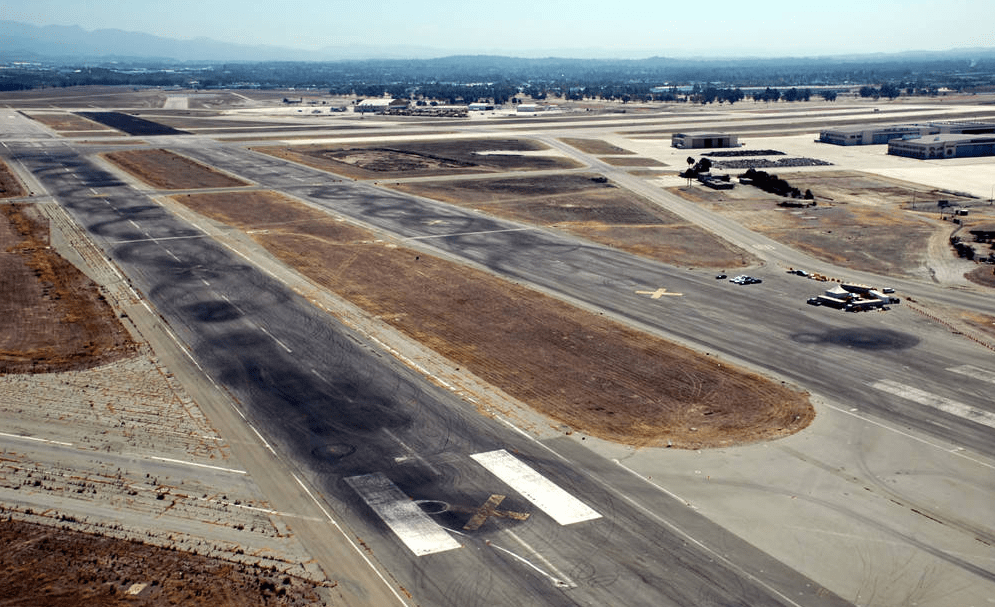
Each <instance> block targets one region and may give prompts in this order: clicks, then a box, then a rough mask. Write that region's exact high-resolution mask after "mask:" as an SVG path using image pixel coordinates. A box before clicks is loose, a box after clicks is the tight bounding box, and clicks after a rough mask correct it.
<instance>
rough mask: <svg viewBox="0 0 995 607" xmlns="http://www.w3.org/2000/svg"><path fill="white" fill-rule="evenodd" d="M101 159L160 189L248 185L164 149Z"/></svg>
mask: <svg viewBox="0 0 995 607" xmlns="http://www.w3.org/2000/svg"><path fill="white" fill-rule="evenodd" d="M104 157H105V158H107V159H108V160H110V161H111V162H113V163H115V164H116V165H118V166H120V167H121V168H122V169H124V170H125V171H128V172H129V173H131V174H132V175H134V176H135V177H137V178H139V179H141V180H142V181H144V182H145V183H147V184H149V185H151V186H153V187H156V188H161V189H164V190H192V189H198V188H231V187H239V186H245V185H249V184H248V183H247V182H245V181H242V180H241V179H237V178H235V177H232V176H230V175H226V174H224V173H222V172H220V171H218V170H216V169H213V168H211V167H208V166H205V165H203V164H200V163H199V162H195V161H193V160H191V159H189V158H186V157H184V156H180V155H178V154H174V153H172V152H169V151H167V150H130V151H125V152H110V153H107V154H104Z"/></svg>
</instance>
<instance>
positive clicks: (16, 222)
mask: <svg viewBox="0 0 995 607" xmlns="http://www.w3.org/2000/svg"><path fill="white" fill-rule="evenodd" d="M0 214H2V219H0V373H23V372H35V373H41V372H51V371H59V370H67V369H79V368H86V367H89V366H95V365H97V364H101V363H104V362H110V361H113V360H119V359H121V358H123V357H125V356H128V355H130V354H132V353H133V352H134V349H135V343H134V342H133V341H132V340H131V337H130V336H129V334H128V331H127V330H126V329H125V328H124V326H123V325H121V323H120V322H119V321H118V319H117V316H116V315H115V313H114V311H113V310H112V309H111V307H110V305H108V303H107V302H106V300H105V299H104V296H103V295H101V294H100V292H99V289H98V287H97V285H96V284H95V283H94V282H93V281H92V280H90V279H89V278H88V277H87V276H86V275H85V274H83V273H82V272H80V271H79V270H78V269H77V268H76V267H75V266H73V265H72V264H70V263H69V262H68V261H66V260H65V259H64V258H62V257H61V256H60V255H58V254H56V253H55V252H54V251H53V250H52V249H51V248H50V247H49V243H48V239H49V232H48V223H47V222H46V220H44V219H42V218H41V216H40V214H39V213H38V212H37V211H36V210H35V209H34V208H33V207H31V206H29V205H23V204H8V205H0Z"/></svg>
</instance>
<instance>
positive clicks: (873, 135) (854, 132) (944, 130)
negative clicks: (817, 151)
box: [819, 122, 995, 153]
mask: <svg viewBox="0 0 995 607" xmlns="http://www.w3.org/2000/svg"><path fill="white" fill-rule="evenodd" d="M985 133H995V123H991V122H927V123H924V124H892V125H879V124H874V125H862V126H860V125H858V126H847V127H841V128H836V129H825V130H823V131H821V132H820V133H819V142H820V143H831V144H833V145H876V144H885V143H888V142H890V141H893V140H895V139H918V138H920V137H928V136H930V135H949V134H953V135H980V134H985ZM889 153H890V152H889Z"/></svg>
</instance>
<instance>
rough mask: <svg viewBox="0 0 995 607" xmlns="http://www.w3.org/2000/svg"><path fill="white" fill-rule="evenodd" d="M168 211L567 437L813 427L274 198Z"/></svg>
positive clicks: (791, 397)
mask: <svg viewBox="0 0 995 607" xmlns="http://www.w3.org/2000/svg"><path fill="white" fill-rule="evenodd" d="M176 200H177V201H178V202H180V203H182V204H184V205H187V206H189V207H190V208H192V209H193V210H195V211H197V212H200V213H202V214H204V215H206V216H208V217H211V218H212V219H215V220H217V221H220V222H223V223H226V224H229V225H232V226H234V227H237V228H240V229H243V230H246V231H248V230H252V231H253V234H252V237H253V238H254V239H255V240H256V241H257V242H259V243H261V244H262V245H263V246H265V247H266V248H267V249H268V250H269V251H271V252H272V253H273V254H274V255H276V256H277V257H278V258H279V259H281V260H282V261H284V263H286V264H288V265H289V266H291V267H293V268H295V269H297V270H298V271H300V272H302V273H303V274H305V275H306V276H308V277H309V278H311V279H312V280H314V281H315V282H317V283H318V284H320V285H322V286H324V287H326V288H328V289H329V290H331V291H333V292H335V293H337V294H339V295H340V296H342V297H344V298H345V299H347V300H349V301H351V302H352V303H354V304H356V305H358V306H360V307H361V308H363V309H364V310H366V311H367V312H369V313H370V314H372V315H375V316H377V317H379V318H381V319H382V320H383V321H384V322H386V323H388V324H390V325H392V326H394V327H395V328H397V329H399V330H400V331H402V332H404V333H406V334H407V335H409V336H410V337H412V338H414V339H416V340H417V341H419V342H421V343H423V344H425V345H427V346H428V347H430V348H432V349H433V350H435V351H436V352H439V353H440V354H442V355H443V356H445V357H447V358H448V359H449V360H452V361H453V362H454V363H456V364H458V365H461V366H464V367H465V368H467V369H468V370H469V371H470V372H471V373H473V374H475V375H476V376H478V377H480V378H481V379H483V380H485V381H487V382H489V383H491V384H492V385H494V386H497V387H498V388H500V389H502V390H503V391H505V392H506V393H508V394H510V395H511V396H513V397H515V398H518V399H519V400H521V401H522V402H525V403H526V404H528V405H529V406H531V407H533V408H534V409H536V410H538V411H540V412H542V413H543V414H545V415H547V416H549V417H550V418H552V419H554V420H556V421H558V422H560V423H562V424H566V425H568V426H569V427H571V428H573V429H574V430H576V431H579V432H583V433H585V434H589V435H592V436H597V437H600V438H603V439H606V440H611V441H615V442H619V443H624V444H634V445H665V444H670V445H672V446H674V447H678V448H689V449H696V448H701V447H712V446H725V445H732V444H737V443H744V442H752V441H757V440H763V439H769V438H775V437H778V436H784V435H787V434H791V433H794V432H797V431H798V430H800V429H802V428H804V427H805V426H807V425H808V424H809V423H810V422H811V420H812V419H813V417H814V415H815V413H814V409H813V408H812V406H811V405H810V404H809V402H808V397H807V396H806V395H804V394H800V393H798V392H796V391H793V390H791V389H789V388H786V387H784V386H782V385H780V384H777V383H774V382H771V381H769V380H767V379H764V378H762V377H760V376H758V375H755V374H752V373H749V372H746V371H743V370H741V369H737V368H735V367H732V366H730V365H727V364H723V363H720V362H718V361H716V360H715V359H714V358H711V357H706V356H702V355H699V354H697V353H695V352H693V351H691V350H688V349H685V348H683V347H680V346H677V345H676V344H673V343H670V342H667V341H664V340H661V339H658V338H655V337H651V336H649V335H647V334H644V333H640V332H638V331H634V330H632V329H629V328H628V327H626V326H623V325H620V324H618V323H615V322H612V321H609V320H606V319H605V318H604V317H602V316H599V315H594V314H591V313H589V312H586V311H582V310H580V309H577V308H574V307H572V306H569V305H567V304H565V303H563V302H561V301H559V300H556V299H553V298H550V297H547V296H544V295H541V294H539V293H537V292H534V291H531V290H528V289H525V288H523V287H519V286H516V285H513V284H509V283H507V282H506V281H504V280H501V279H498V278H496V277H494V276H492V275H490V274H486V273H484V272H481V271H477V270H473V269H470V268H467V267H464V266H460V265H457V264H453V263H452V262H448V261H445V260H442V259H438V258H435V257H431V256H428V255H425V254H424V253H422V252H419V251H414V250H410V249H406V248H403V247H398V246H396V245H392V244H390V243H386V242H383V241H379V240H377V237H376V235H374V234H373V233H371V232H368V231H366V230H365V229H362V228H359V227H356V226H353V225H350V224H347V223H344V222H340V221H336V220H335V219H334V218H332V217H329V216H328V215H326V214H325V213H323V212H320V211H317V210H314V209H311V208H309V207H307V206H305V205H302V204H300V203H297V202H295V201H292V200H290V199H287V198H284V197H282V196H280V195H277V194H275V193H262V192H253V193H245V194H239V195H238V196H233V195H230V194H199V195H193V196H182V197H176ZM261 217H265V218H266V220H265V221H261V220H260V218H261ZM551 378H556V381H551Z"/></svg>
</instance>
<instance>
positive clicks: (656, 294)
mask: <svg viewBox="0 0 995 607" xmlns="http://www.w3.org/2000/svg"><path fill="white" fill-rule="evenodd" d="M636 295H649V296H650V299H660V298H661V297H663V296H664V295H667V296H669V297H683V296H684V294H683V293H670V292H668V291H667V289H663V288H660V289H657V290H656V291H636Z"/></svg>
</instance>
